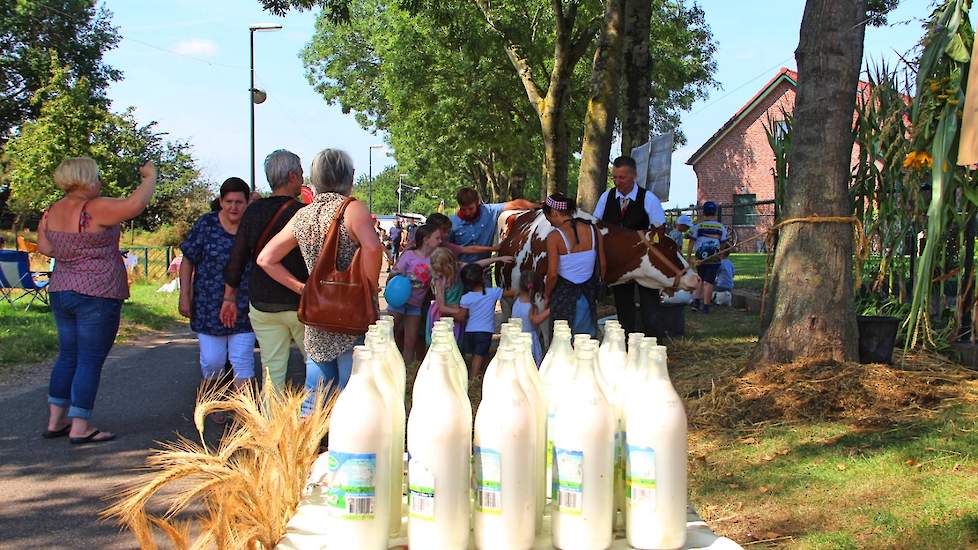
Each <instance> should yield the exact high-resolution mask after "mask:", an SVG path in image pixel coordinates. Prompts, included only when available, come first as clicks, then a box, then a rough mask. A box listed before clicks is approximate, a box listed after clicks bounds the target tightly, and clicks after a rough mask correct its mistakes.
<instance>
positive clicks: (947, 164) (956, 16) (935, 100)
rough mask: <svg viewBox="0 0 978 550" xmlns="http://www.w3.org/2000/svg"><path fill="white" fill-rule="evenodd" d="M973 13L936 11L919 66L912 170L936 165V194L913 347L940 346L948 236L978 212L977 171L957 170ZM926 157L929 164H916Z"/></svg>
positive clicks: (960, 7)
mask: <svg viewBox="0 0 978 550" xmlns="http://www.w3.org/2000/svg"><path fill="white" fill-rule="evenodd" d="M970 8H971V2H970V1H969V0H946V1H945V2H943V3H942V4H941V5H940V6H939V7H938V8H937V9H936V10H935V11H934V14H933V15H932V16H931V19H930V20H929V21H928V23H927V27H926V28H927V35H926V36H925V37H924V40H923V44H924V45H925V47H924V50H923V53H922V54H921V56H920V59H919V61H918V67H917V85H916V92H917V95H916V96H915V97H914V99H913V109H912V118H911V126H912V128H913V135H912V138H911V139H912V147H911V149H912V152H913V153H912V156H908V159H907V161H908V162H907V164H908V167H912V166H914V165H916V166H917V167H918V168H923V167H924V166H925V165H926V164H930V176H931V188H932V190H931V200H930V205H929V207H928V209H927V242H926V244H925V245H924V251H923V253H922V254H921V256H920V259H919V262H918V263H917V273H916V276H915V279H914V288H913V302H912V309H911V312H910V317H909V319H908V323H907V325H908V326H907V330H908V332H909V334H910V340H909V344H910V345H911V346H914V345H917V344H922V345H936V343H937V342H936V340H935V339H934V338H933V335H932V331H931V323H930V315H929V313H930V297H931V294H932V292H931V288H932V285H933V283H932V281H933V279H934V276H935V274H936V273H937V272H938V269H941V268H942V267H943V266H942V265H941V264H943V263H944V262H943V261H942V254H943V250H942V249H943V248H944V246H943V245H944V243H945V231H946V230H947V228H948V227H949V226H950V225H953V226H954V227H957V228H958V230H959V231H960V230H961V229H963V228H964V227H965V222H966V221H967V219H968V218H969V217H971V216H974V214H975V210H976V207H978V181H976V180H975V174H974V171H972V170H969V169H966V168H962V167H958V166H956V164H957V153H958V141H959V139H960V131H961V130H960V117H961V111H962V108H963V106H964V98H965V91H966V86H967V73H968V62H969V61H970V59H969V57H970V56H969V55H968V52H970V51H971V49H972V45H973V43H974V39H975V34H974V30H973V29H972V27H971V22H970V20H969V17H968V13H969V10H970ZM921 156H924V158H927V159H929V162H928V163H923V164H921V163H914V162H912V161H914V160H916V159H917V158H920V157H921ZM959 195H960V196H961V199H960V201H959ZM942 271H943V270H942ZM968 307H970V305H969V306H968Z"/></svg>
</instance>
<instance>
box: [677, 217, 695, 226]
mask: <svg viewBox="0 0 978 550" xmlns="http://www.w3.org/2000/svg"><path fill="white" fill-rule="evenodd" d="M676 225H685V226H686V227H692V226H693V219H692V218H690V217H689V216H687V215H686V214H683V215H682V216H679V219H678V220H676Z"/></svg>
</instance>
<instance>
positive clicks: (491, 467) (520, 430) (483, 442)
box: [473, 348, 536, 550]
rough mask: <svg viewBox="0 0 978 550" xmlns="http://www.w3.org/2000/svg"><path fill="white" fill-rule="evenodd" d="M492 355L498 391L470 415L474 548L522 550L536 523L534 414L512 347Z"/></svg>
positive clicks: (529, 541)
mask: <svg viewBox="0 0 978 550" xmlns="http://www.w3.org/2000/svg"><path fill="white" fill-rule="evenodd" d="M496 356H497V358H498V362H497V365H498V367H497V369H498V376H499V380H498V391H497V392H495V393H493V394H491V395H489V396H488V398H487V397H483V399H482V403H481V404H480V405H479V411H478V413H476V417H475V446H474V449H473V451H474V468H475V511H474V513H473V521H474V527H475V544H476V547H477V548H479V550H528V549H529V548H531V547H532V546H533V539H534V532H535V523H536V522H535V517H534V512H535V509H536V504H535V495H534V481H535V479H536V477H535V476H534V473H533V468H532V465H533V446H534V443H535V438H536V434H535V433H534V432H535V431H536V418H535V417H534V411H533V407H532V405H531V404H530V400H529V399H528V398H527V396H526V393H525V392H524V391H523V388H522V387H521V386H520V382H519V379H518V378H517V372H516V364H515V357H514V353H513V351H512V349H510V348H506V349H501V350H500V351H499V352H498V353H497V354H496Z"/></svg>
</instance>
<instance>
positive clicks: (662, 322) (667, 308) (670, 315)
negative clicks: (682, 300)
mask: <svg viewBox="0 0 978 550" xmlns="http://www.w3.org/2000/svg"><path fill="white" fill-rule="evenodd" d="M656 321H657V324H658V325H659V333H660V334H661V335H662V336H663V337H666V336H672V337H675V336H684V335H685V334H686V304H659V307H658V309H657V310H656Z"/></svg>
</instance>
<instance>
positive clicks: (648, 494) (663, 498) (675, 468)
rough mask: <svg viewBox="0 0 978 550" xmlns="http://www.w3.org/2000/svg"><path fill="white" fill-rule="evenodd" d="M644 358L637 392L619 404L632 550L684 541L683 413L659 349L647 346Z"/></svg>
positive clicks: (676, 545)
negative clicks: (622, 408) (622, 417)
mask: <svg viewBox="0 0 978 550" xmlns="http://www.w3.org/2000/svg"><path fill="white" fill-rule="evenodd" d="M645 362H646V363H647V364H648V367H647V368H646V369H645V371H646V374H647V375H646V376H645V379H644V380H643V381H642V382H641V383H640V384H641V386H642V388H643V391H641V392H635V393H633V394H631V395H630V398H629V400H628V402H627V403H626V406H625V438H626V439H625V444H626V449H627V460H626V464H627V468H628V472H627V477H626V479H627V500H626V514H627V519H626V534H627V538H628V544H630V545H631V546H632V547H633V548H637V549H641V550H648V549H655V550H659V549H670V550H671V549H675V548H682V546H683V545H684V544H685V542H686V467H687V465H686V452H687V441H686V411H685V409H684V408H683V403H682V400H680V398H679V395H678V394H677V393H676V391H675V389H674V388H673V387H672V383H671V382H670V381H669V378H668V371H667V367H666V351H665V348H664V347H662V346H652V347H651V349H650V351H649V353H648V355H646V358H645Z"/></svg>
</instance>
